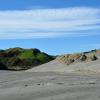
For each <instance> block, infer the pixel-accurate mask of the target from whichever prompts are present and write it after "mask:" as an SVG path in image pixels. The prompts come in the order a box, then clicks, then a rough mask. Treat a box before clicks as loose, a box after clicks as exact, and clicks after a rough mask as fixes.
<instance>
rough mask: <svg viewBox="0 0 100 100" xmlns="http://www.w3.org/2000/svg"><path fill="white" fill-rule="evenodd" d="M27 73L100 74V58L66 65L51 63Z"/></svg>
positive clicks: (55, 61)
mask: <svg viewBox="0 0 100 100" xmlns="http://www.w3.org/2000/svg"><path fill="white" fill-rule="evenodd" d="M26 72H59V73H61V72H62V73H64V72H65V73H80V74H100V58H99V59H98V60H96V61H90V62H78V63H73V64H71V65H65V64H63V63H61V62H59V61H58V60H54V61H51V62H49V63H47V64H43V65H41V66H39V67H35V68H32V69H29V70H27V71H26Z"/></svg>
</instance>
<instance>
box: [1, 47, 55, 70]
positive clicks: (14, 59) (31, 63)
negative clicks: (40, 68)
mask: <svg viewBox="0 0 100 100" xmlns="http://www.w3.org/2000/svg"><path fill="white" fill-rule="evenodd" d="M54 58H55V57H54V56H51V55H48V54H46V53H44V52H41V51H40V50H38V49H35V48H34V49H23V48H10V49H7V50H0V69H1V70H27V69H30V68H33V67H35V66H37V65H41V64H43V63H47V62H49V61H51V60H53V59H54Z"/></svg>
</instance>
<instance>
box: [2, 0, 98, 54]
mask: <svg viewBox="0 0 100 100" xmlns="http://www.w3.org/2000/svg"><path fill="white" fill-rule="evenodd" d="M12 47H23V48H38V49H40V50H41V51H44V52H47V53H49V54H54V55H56V54H65V53H74V52H81V51H88V50H91V49H100V0H0V49H6V48H12Z"/></svg>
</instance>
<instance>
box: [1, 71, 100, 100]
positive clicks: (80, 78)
mask: <svg viewBox="0 0 100 100" xmlns="http://www.w3.org/2000/svg"><path fill="white" fill-rule="evenodd" d="M0 100H100V76H99V75H79V74H72V73H66V74H65V73H64V74H59V73H55V72H54V73H53V72H10V71H9V72H7V71H0Z"/></svg>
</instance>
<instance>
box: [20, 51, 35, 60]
mask: <svg viewBox="0 0 100 100" xmlns="http://www.w3.org/2000/svg"><path fill="white" fill-rule="evenodd" d="M33 57H34V55H33V51H32V50H25V51H24V52H23V53H21V54H20V55H19V58H20V59H28V58H33Z"/></svg>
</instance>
